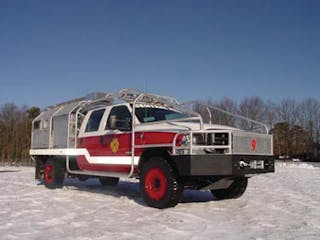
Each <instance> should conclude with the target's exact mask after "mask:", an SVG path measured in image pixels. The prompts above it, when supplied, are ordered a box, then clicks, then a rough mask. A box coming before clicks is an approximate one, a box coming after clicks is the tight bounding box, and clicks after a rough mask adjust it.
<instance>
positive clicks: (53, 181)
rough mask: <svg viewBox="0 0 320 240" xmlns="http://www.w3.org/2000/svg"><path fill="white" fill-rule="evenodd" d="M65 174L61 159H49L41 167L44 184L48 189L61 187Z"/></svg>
mask: <svg viewBox="0 0 320 240" xmlns="http://www.w3.org/2000/svg"><path fill="white" fill-rule="evenodd" d="M64 174H65V166H64V163H63V161H61V160H58V159H50V160H48V161H46V163H45V164H44V168H43V180H44V185H45V186H46V187H47V188H49V189H55V188H62V186H63V180H64Z"/></svg>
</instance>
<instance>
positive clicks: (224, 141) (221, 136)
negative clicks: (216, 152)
mask: <svg viewBox="0 0 320 240" xmlns="http://www.w3.org/2000/svg"><path fill="white" fill-rule="evenodd" d="M212 142H213V145H228V144H229V134H228V133H214V134H212Z"/></svg>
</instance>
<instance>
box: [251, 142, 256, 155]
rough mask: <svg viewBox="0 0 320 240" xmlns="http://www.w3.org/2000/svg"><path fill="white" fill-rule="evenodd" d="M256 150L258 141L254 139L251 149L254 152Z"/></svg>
mask: <svg viewBox="0 0 320 240" xmlns="http://www.w3.org/2000/svg"><path fill="white" fill-rule="evenodd" d="M256 148H257V141H256V140H255V139H252V140H251V149H252V152H254V151H256Z"/></svg>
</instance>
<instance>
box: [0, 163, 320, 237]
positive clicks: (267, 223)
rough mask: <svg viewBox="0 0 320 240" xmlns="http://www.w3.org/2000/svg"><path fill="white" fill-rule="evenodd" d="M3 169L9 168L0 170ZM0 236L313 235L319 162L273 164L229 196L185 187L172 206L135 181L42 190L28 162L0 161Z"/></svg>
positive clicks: (319, 229)
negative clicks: (153, 203) (150, 197)
mask: <svg viewBox="0 0 320 240" xmlns="http://www.w3.org/2000/svg"><path fill="white" fill-rule="evenodd" d="M4 170H13V171H12V172H7V171H4ZM0 239H1V240H5V239H19V240H20V239H24V240H25V239H51V240H55V239H57V240H58V239H59V240H61V239H79V240H80V239H81V240H86V239H117V240H118V239H143V240H146V239H161V240H164V239H184V240H185V239H194V240H196V239H244V240H248V239H259V240H262V239H272V240H274V239H308V240H309V239H317V240H318V239H320V168H318V167H315V166H311V165H307V164H299V163H297V164H289V165H288V164H278V167H277V169H276V173H273V174H265V175H260V176H255V177H253V178H251V179H250V180H249V186H248V189H247V192H246V193H245V194H244V196H243V197H241V198H240V199H237V200H223V201H217V200H214V199H213V197H212V196H211V194H210V193H209V192H200V191H191V190H188V191H185V192H184V196H183V199H182V201H181V203H180V204H179V205H177V206H176V207H175V208H171V209H166V210H157V209H152V208H149V207H146V206H145V205H144V203H143V201H142V198H141V197H140V194H139V188H138V183H137V182H125V181H121V182H120V183H119V185H118V186H117V187H102V186H100V185H99V182H98V181H97V180H96V179H91V180H89V181H87V182H79V181H78V180H75V179H68V180H67V181H66V184H65V186H64V187H63V188H62V189H58V190H48V189H46V188H45V187H44V186H43V185H41V184H39V183H38V182H37V181H35V180H34V179H33V168H26V167H20V168H8V167H0Z"/></svg>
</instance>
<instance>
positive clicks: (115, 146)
mask: <svg viewBox="0 0 320 240" xmlns="http://www.w3.org/2000/svg"><path fill="white" fill-rule="evenodd" d="M119 146H120V144H119V140H118V138H113V139H112V140H111V143H110V148H111V151H112V152H113V153H116V152H118V150H119Z"/></svg>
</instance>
